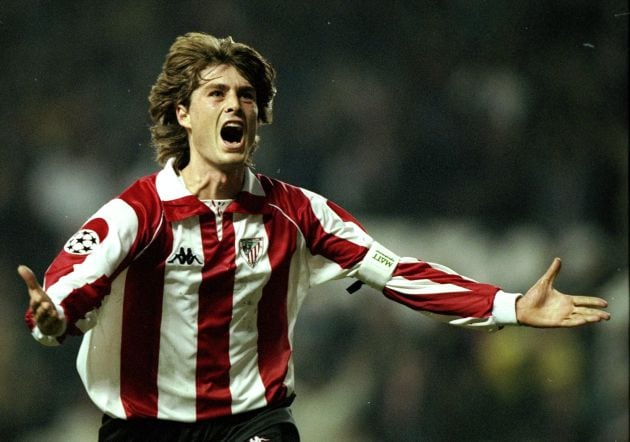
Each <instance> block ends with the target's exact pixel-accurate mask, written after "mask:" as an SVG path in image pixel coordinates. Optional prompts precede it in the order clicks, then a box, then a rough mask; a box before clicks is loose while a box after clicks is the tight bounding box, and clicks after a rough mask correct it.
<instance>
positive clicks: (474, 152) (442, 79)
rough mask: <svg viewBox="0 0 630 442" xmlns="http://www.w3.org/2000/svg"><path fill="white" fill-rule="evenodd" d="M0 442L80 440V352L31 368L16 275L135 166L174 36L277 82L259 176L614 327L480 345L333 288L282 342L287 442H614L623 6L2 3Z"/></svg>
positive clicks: (392, 238) (622, 322) (52, 354)
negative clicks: (562, 296)
mask: <svg viewBox="0 0 630 442" xmlns="http://www.w3.org/2000/svg"><path fill="white" fill-rule="evenodd" d="M0 6H1V7H0V62H1V65H0V66H1V67H0V81H1V84H2V87H1V90H2V97H1V98H2V105H1V106H0V137H1V138H0V139H2V143H1V144H0V146H1V147H0V149H1V152H2V160H3V161H2V165H1V169H0V209H1V215H0V216H1V224H2V226H3V228H2V230H0V241H1V254H0V263H1V265H0V284H1V287H2V296H1V297H0V327H1V330H2V333H0V440H3V441H13V440H16V441H44V440H46V441H72V440H76V441H86V440H88V441H89V440H96V434H95V428H97V427H98V419H99V414H98V412H97V411H96V410H94V407H93V406H92V405H91V403H89V402H88V400H87V399H86V395H85V393H84V392H83V389H82V387H81V385H80V381H79V378H78V375H77V374H76V371H75V369H74V359H75V356H76V351H77V348H78V339H76V340H71V341H68V342H66V343H65V344H64V345H63V346H62V347H60V348H56V349H49V348H44V347H41V346H39V345H38V344H36V343H35V341H34V340H33V339H32V338H31V337H30V336H29V334H28V332H27V330H26V327H25V326H24V325H23V322H22V315H23V310H24V308H25V307H26V303H27V295H26V292H25V290H24V288H23V287H22V285H21V282H20V280H19V279H18V277H17V274H16V273H15V268H16V266H17V265H18V264H20V263H26V264H29V265H30V266H31V267H32V268H33V269H34V270H35V271H36V273H37V274H38V275H40V276H41V275H43V272H44V271H45V269H46V266H47V265H48V263H49V262H50V260H51V259H52V258H53V257H54V256H55V255H56V253H57V251H58V250H59V249H60V248H61V247H62V245H63V243H64V242H65V240H66V238H67V237H68V236H69V235H71V234H72V233H73V232H74V230H76V229H77V228H78V227H79V226H80V224H81V223H82V222H83V220H84V219H86V218H87V217H88V216H90V215H91V213H92V212H93V211H95V210H96V209H97V208H98V207H100V206H101V205H102V204H103V203H104V202H105V201H107V200H108V199H109V198H112V197H114V196H115V195H117V194H118V193H119V192H120V191H121V190H122V189H123V188H124V187H126V186H127V185H128V184H129V183H131V181H132V180H133V179H135V178H136V177H138V176H140V175H144V174H147V173H150V172H152V171H154V170H155V169H156V167H157V166H156V165H155V164H154V163H153V152H152V149H151V147H150V142H149V132H148V126H149V119H148V113H147V98H146V97H147V95H148V92H149V88H150V86H151V85H152V83H153V82H154V80H155V78H156V76H157V74H158V73H159V71H160V68H161V65H162V62H163V59H164V55H165V54H166V52H167V50H168V47H169V46H170V44H171V43H172V41H173V40H174V38H175V37H176V36H177V35H180V34H183V33H185V32H189V31H204V32H209V33H212V34H214V35H217V36H227V35H231V36H233V38H234V39H235V40H237V41H242V42H245V43H248V44H251V45H253V46H254V47H256V48H257V49H258V50H260V51H261V52H262V53H263V54H265V55H266V56H267V57H268V58H269V59H270V60H271V62H272V63H273V64H274V65H275V67H276V68H277V70H278V72H279V77H278V91H279V92H278V96H277V99H276V101H275V121H274V123H273V124H272V125H271V126H267V127H264V128H262V130H261V135H262V145H261V149H260V150H259V151H258V153H257V156H256V163H257V169H258V170H259V171H260V172H262V173H265V174H267V175H271V176H274V177H277V178H279V179H282V180H286V181H289V182H291V183H294V184H297V185H300V186H303V187H306V188H308V189H310V190H313V191H316V192H318V193H322V194H324V195H325V196H327V197H329V198H330V199H332V200H334V201H336V202H337V203H339V204H341V205H342V206H344V207H346V208H347V209H348V210H350V211H351V212H352V213H353V214H355V215H356V216H357V217H358V218H359V219H360V220H361V221H362V222H363V223H364V225H365V226H366V227H367V228H368V229H369V230H370V232H371V233H372V234H373V236H375V237H376V238H377V239H379V240H380V241H381V242H384V243H386V244H387V245H388V246H390V248H393V249H394V250H396V251H398V252H399V253H401V254H409V255H413V256H418V257H421V258H423V259H426V260H429V261H436V262H440V263H442V264H445V265H448V266H451V267H453V268H454V269H456V270H458V271H459V272H461V273H464V274H466V275H468V276H471V277H474V278H476V279H480V280H484V281H488V282H494V283H497V284H500V285H502V286H503V287H505V289H506V290H511V291H524V290H526V289H527V288H528V287H529V286H530V285H531V284H532V283H533V282H534V281H535V279H537V278H538V276H539V275H540V274H542V272H543V271H544V270H545V269H546V267H547V265H548V264H549V263H550V262H551V259H552V258H553V256H556V255H559V256H562V257H563V259H564V263H565V265H564V268H563V272H562V273H561V275H560V278H559V280H558V285H559V288H560V289H561V290H563V291H566V292H570V293H586V294H597V295H599V296H603V297H605V298H607V299H608V300H609V302H610V311H611V312H612V313H613V320H612V321H611V322H609V323H606V324H600V325H597V326H594V327H590V328H585V329H579V330H572V331H554V330H547V331H540V330H523V329H520V330H519V329H506V330H503V331H501V332H499V333H496V334H485V333H479V332H471V331H466V330H459V329H454V328H452V327H448V326H446V325H442V324H437V323H435V322H433V321H432V320H430V319H427V318H425V317H424V316H422V315H419V314H417V313H414V312H411V311H407V310H405V309H404V308H403V307H401V306H398V305H395V304H393V303H391V302H389V301H386V300H384V299H382V297H380V296H379V294H378V293H376V292H374V291H371V290H370V289H366V288H364V289H362V290H361V291H360V292H358V293H356V294H354V295H348V294H347V293H346V292H345V291H344V288H345V286H346V285H348V281H342V282H339V283H336V284H329V285H325V286H323V287H321V288H317V289H314V290H313V293H311V296H310V298H309V299H308V301H307V303H306V305H305V307H304V310H303V313H302V317H301V319H300V320H299V321H298V326H297V330H296V351H295V363H296V375H297V380H298V382H297V388H298V400H297V402H296V405H295V413H296V418H297V420H298V423H299V424H300V426H301V429H302V433H303V436H304V440H305V441H315V440H335V441H345V440H347V441H353V440H366V441H370V440H374V441H416V440H428V441H450V440H469V441H490V440H514V441H525V440H527V441H546V440H549V441H552V440H553V441H558V440H567V441H609V440H619V441H621V440H628V216H627V211H628V123H627V121H628V89H627V86H628V83H627V75H628V20H629V15H628V11H629V8H628V4H627V2H621V1H612V0H602V1H586V0H573V1H568V0H558V1H555V0H552V1H539V0H534V1H529V2H500V1H450V2H414V1H390V2H383V1H378V2H376V1H367V2H359V1H355V0H346V1H343V2H335V1H328V0H320V1H318V2H285V1H275V2H272V1H256V2H247V1H230V2H212V1H206V2H202V1H169V2H166V1H146V0H142V1H138V0H135V1H131V0H123V1H118V2H110V1H104V2H88V1H69V0H67V1H66V0H56V1H52V0H47V1H44V0H41V1H36V0H26V1H17V0H9V1H6V0H4V1H2V3H1V5H0Z"/></svg>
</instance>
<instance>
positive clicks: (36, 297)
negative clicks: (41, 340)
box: [17, 265, 65, 336]
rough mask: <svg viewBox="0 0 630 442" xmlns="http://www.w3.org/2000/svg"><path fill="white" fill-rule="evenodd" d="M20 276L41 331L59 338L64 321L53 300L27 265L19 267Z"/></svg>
mask: <svg viewBox="0 0 630 442" xmlns="http://www.w3.org/2000/svg"><path fill="white" fill-rule="evenodd" d="M17 271H18V273H19V275H20V276H21V277H22V279H23V280H24V283H25V284H26V288H27V289H28V296H29V297H30V301H29V304H28V305H29V307H30V308H31V311H32V313H33V318H34V319H35V322H36V323H37V327H39V330H40V331H41V332H42V333H43V334H45V335H48V336H58V335H60V334H61V333H62V331H63V328H64V325H65V324H64V320H63V319H62V318H60V317H59V313H58V312H57V309H56V308H55V305H54V304H53V302H52V300H51V299H50V297H49V296H48V294H47V293H46V292H45V291H44V289H43V288H42V286H41V285H39V282H38V281H37V277H36V276H35V273H33V271H32V270H31V269H30V268H28V267H27V266H25V265H21V266H18V269H17Z"/></svg>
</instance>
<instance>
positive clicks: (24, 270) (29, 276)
mask: <svg viewBox="0 0 630 442" xmlns="http://www.w3.org/2000/svg"><path fill="white" fill-rule="evenodd" d="M17 271H18V274H19V275H20V276H21V277H22V279H23V280H24V283H25V284H26V287H28V289H29V290H42V286H41V285H39V282H38V281H37V277H36V276H35V273H34V272H33V271H32V270H31V269H30V268H29V267H27V266H25V265H20V266H18V268H17Z"/></svg>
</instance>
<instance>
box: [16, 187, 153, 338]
mask: <svg viewBox="0 0 630 442" xmlns="http://www.w3.org/2000/svg"><path fill="white" fill-rule="evenodd" d="M136 187H137V186H136ZM130 189H131V190H127V191H126V192H125V193H123V195H121V196H120V197H118V198H115V199H113V200H111V201H109V202H108V203H107V204H105V205H104V206H103V207H101V208H100V209H99V210H98V211H97V212H96V213H95V214H94V215H93V216H92V217H90V218H89V219H88V220H87V221H86V222H85V224H84V225H83V226H82V227H81V228H80V229H79V230H78V231H77V232H76V233H75V234H74V235H72V237H71V238H70V239H69V240H68V241H67V242H66V244H65V245H64V247H63V249H62V250H61V251H60V253H59V254H58V255H57V257H56V258H55V259H54V260H53V262H52V263H51V265H50V266H49V268H48V270H47V271H46V274H45V276H44V284H43V285H44V290H45V291H46V293H48V295H49V296H50V298H51V300H52V301H53V303H54V305H55V308H56V309H57V311H58V312H59V313H60V315H61V317H62V318H64V319H65V323H66V327H65V330H64V333H63V334H62V335H60V336H47V335H44V334H42V333H41V331H40V330H39V328H38V327H37V325H36V324H35V322H34V320H33V315H32V312H31V311H30V309H29V310H27V312H26V316H25V320H26V323H27V325H28V326H29V328H30V329H31V332H32V335H33V337H34V338H35V339H36V340H37V341H38V342H40V343H42V344H44V345H48V346H54V345H58V344H60V343H61V342H62V341H63V340H64V339H65V336H66V335H80V334H83V333H85V332H86V331H87V330H89V329H90V328H92V327H93V326H94V324H95V322H96V311H97V310H98V308H99V307H100V305H101V303H102V301H103V299H104V297H105V296H107V295H108V294H109V292H110V289H111V281H112V280H113V279H114V278H115V276H116V274H118V273H119V272H120V271H121V269H122V268H124V266H125V264H126V263H128V262H129V260H130V259H131V258H132V256H133V253H135V252H137V251H138V250H139V248H140V247H141V245H142V244H143V243H145V242H147V234H148V232H147V230H148V229H145V228H144V227H145V225H146V224H147V222H148V220H147V213H146V210H145V209H144V208H142V209H140V207H143V206H144V205H145V204H139V201H137V200H136V199H134V197H133V195H134V190H133V188H130ZM136 193H137V192H136ZM145 203H146V202H145Z"/></svg>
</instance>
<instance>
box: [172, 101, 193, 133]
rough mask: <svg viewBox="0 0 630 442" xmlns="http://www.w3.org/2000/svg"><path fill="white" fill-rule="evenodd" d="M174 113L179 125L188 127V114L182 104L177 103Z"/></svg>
mask: <svg viewBox="0 0 630 442" xmlns="http://www.w3.org/2000/svg"><path fill="white" fill-rule="evenodd" d="M175 115H177V122H178V123H179V125H180V126H182V127H184V128H186V129H190V114H189V113H188V109H186V107H185V106H184V105H183V104H178V105H177V107H176V108H175Z"/></svg>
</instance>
